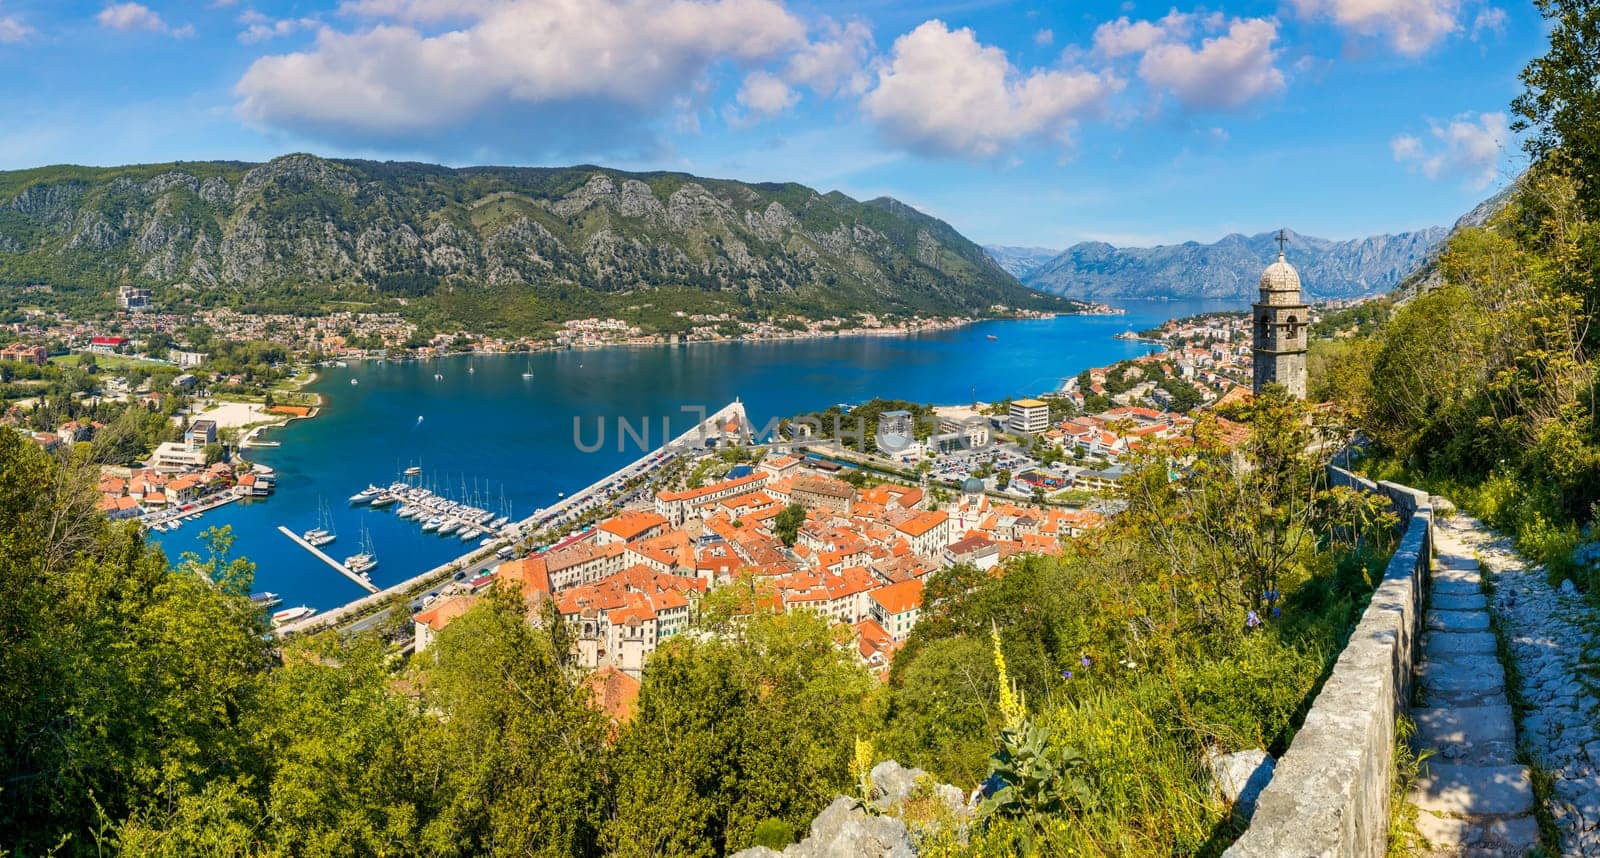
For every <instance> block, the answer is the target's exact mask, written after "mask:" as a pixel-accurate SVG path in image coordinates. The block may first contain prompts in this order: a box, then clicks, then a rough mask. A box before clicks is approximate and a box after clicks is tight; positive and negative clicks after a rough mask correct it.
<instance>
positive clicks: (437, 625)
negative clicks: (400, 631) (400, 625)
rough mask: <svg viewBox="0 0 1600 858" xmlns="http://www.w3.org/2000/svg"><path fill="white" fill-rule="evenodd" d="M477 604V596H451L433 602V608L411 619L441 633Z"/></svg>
mask: <svg viewBox="0 0 1600 858" xmlns="http://www.w3.org/2000/svg"><path fill="white" fill-rule="evenodd" d="M476 604H478V597H477V596H452V597H450V598H448V599H445V600H444V601H442V602H435V603H434V605H433V607H431V608H429V609H427V610H426V611H423V612H421V613H419V614H417V615H416V616H414V617H412V619H414V620H416V621H417V622H419V623H422V624H423V625H425V626H427V627H428V628H430V629H433V630H434V631H436V632H437V631H443V630H444V627H445V626H448V625H450V623H451V622H452V621H454V620H455V618H456V617H459V616H461V615H462V614H465V613H466V612H467V611H470V610H472V606H473V605H476Z"/></svg>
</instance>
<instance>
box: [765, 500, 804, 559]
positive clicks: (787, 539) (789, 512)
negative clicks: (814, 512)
mask: <svg viewBox="0 0 1600 858" xmlns="http://www.w3.org/2000/svg"><path fill="white" fill-rule="evenodd" d="M805 523H806V508H805V507H803V506H801V505H800V504H797V503H791V504H789V505H788V506H786V507H784V508H783V511H782V512H780V513H778V514H777V516H775V517H774V518H773V519H772V533H773V535H774V536H777V537H778V539H779V540H781V541H782V542H783V544H784V545H785V546H788V547H789V548H793V547H794V541H795V539H796V537H798V536H799V535H800V525H802V524H805Z"/></svg>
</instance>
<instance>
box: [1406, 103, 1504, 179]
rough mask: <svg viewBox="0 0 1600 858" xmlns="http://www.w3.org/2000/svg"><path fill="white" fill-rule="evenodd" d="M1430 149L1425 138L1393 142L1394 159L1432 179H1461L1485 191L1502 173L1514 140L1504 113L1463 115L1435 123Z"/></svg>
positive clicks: (1432, 127)
mask: <svg viewBox="0 0 1600 858" xmlns="http://www.w3.org/2000/svg"><path fill="white" fill-rule="evenodd" d="M1429 134H1430V136H1431V137H1432V138H1433V139H1432V143H1433V145H1432V146H1431V147H1430V146H1429V145H1428V144H1427V143H1425V142H1424V141H1423V140H1422V139H1421V138H1419V137H1416V136H1415V135H1411V134H1401V135H1399V136H1397V137H1395V138H1394V139H1393V140H1391V141H1389V151H1390V152H1391V153H1392V154H1393V155H1394V159H1395V160H1396V161H1398V162H1400V163H1402V164H1407V165H1409V166H1411V167H1413V168H1414V169H1417V170H1420V171H1421V172H1422V174H1423V175H1424V176H1427V177H1428V178H1430V179H1442V178H1451V177H1459V178H1461V179H1462V181H1464V182H1465V183H1466V184H1467V186H1468V187H1471V188H1474V189H1482V188H1485V187H1488V186H1489V184H1491V183H1492V182H1494V180H1495V178H1496V177H1497V176H1498V175H1499V172H1500V159H1501V158H1502V157H1503V156H1504V154H1505V149H1506V144H1507V143H1509V142H1510V140H1511V129H1510V127H1509V126H1507V124H1506V115H1505V114H1504V113H1477V114H1473V113H1463V114H1461V115H1459V116H1457V117H1455V118H1454V119H1452V120H1450V121H1449V122H1446V123H1439V122H1434V123H1431V128H1430V129H1429Z"/></svg>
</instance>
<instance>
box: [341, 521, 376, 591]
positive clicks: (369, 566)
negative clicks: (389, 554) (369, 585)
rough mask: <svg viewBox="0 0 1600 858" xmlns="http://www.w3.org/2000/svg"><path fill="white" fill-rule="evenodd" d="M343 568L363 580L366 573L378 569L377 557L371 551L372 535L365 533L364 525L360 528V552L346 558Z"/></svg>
mask: <svg viewBox="0 0 1600 858" xmlns="http://www.w3.org/2000/svg"><path fill="white" fill-rule="evenodd" d="M344 568H346V569H349V570H350V571H351V572H354V573H356V574H357V575H360V576H361V577H363V578H366V577H368V576H367V573H368V572H371V571H372V570H373V569H376V568H378V555H377V554H376V553H375V552H373V550H372V534H370V533H368V532H367V528H366V526H364V525H363V526H362V528H361V552H360V553H359V554H352V555H350V556H349V557H346V558H345V559H344Z"/></svg>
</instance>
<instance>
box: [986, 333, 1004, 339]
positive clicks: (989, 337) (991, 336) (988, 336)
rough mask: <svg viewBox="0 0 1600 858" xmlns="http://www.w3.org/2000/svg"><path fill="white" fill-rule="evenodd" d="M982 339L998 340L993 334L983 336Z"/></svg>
mask: <svg viewBox="0 0 1600 858" xmlns="http://www.w3.org/2000/svg"><path fill="white" fill-rule="evenodd" d="M984 339H987V340H998V339H1000V338H999V337H997V336H995V335H994V334H987V335H985V336H984Z"/></svg>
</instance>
